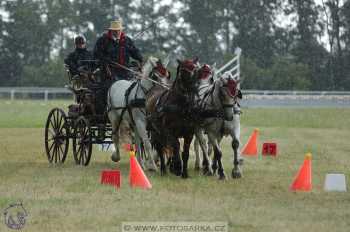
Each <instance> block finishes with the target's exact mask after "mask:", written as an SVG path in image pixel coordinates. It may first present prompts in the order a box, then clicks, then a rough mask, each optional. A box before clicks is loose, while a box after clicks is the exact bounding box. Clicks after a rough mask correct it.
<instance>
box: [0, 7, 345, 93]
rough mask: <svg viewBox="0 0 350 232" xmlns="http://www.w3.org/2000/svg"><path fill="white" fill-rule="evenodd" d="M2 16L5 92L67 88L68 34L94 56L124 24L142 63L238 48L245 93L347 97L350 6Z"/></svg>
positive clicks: (83, 10) (34, 11) (223, 57)
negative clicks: (113, 27)
mask: <svg viewBox="0 0 350 232" xmlns="http://www.w3.org/2000/svg"><path fill="white" fill-rule="evenodd" d="M0 16H1V18H0V85H1V86H63V84H64V83H65V82H66V76H65V69H64V68H63V59H64V57H65V56H66V55H67V54H68V53H69V52H70V51H72V50H73V49H74V46H73V37H74V35H76V34H84V35H85V37H86V38H87V40H88V47H89V49H92V48H93V46H94V43H95V41H96V38H97V37H98V36H99V35H101V33H103V32H104V30H105V29H106V28H107V27H108V26H109V23H110V21H112V20H114V19H116V18H122V20H123V22H124V25H125V27H126V29H125V30H126V33H127V34H128V35H129V36H130V37H132V38H133V37H134V40H135V43H136V44H137V46H138V47H139V48H140V49H141V50H142V52H143V53H144V54H145V55H151V54H152V55H155V56H158V57H165V56H166V55H167V54H168V53H172V54H173V55H174V57H193V56H198V57H199V58H200V60H201V61H202V62H205V63H209V64H213V63H214V62H216V63H217V64H218V65H221V64H223V63H224V62H225V61H227V60H228V59H230V58H231V57H232V56H233V52H234V50H235V48H236V47H241V48H242V50H243V56H242V81H243V82H242V83H243V84H242V87H243V88H245V89H286V90H350V43H349V42H350V0H323V1H322V0H319V1H317V2H315V0H254V1H253V0H252V1H250V0H249V1H240V0H215V1H214V0H171V1H169V0H131V1H125V0H30V1H29V0H0ZM145 30H146V31H145Z"/></svg>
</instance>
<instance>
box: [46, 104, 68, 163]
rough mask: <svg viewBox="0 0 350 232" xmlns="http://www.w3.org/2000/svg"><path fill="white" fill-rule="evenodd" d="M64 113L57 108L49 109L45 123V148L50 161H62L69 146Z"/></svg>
mask: <svg viewBox="0 0 350 232" xmlns="http://www.w3.org/2000/svg"><path fill="white" fill-rule="evenodd" d="M68 130H69V129H68V128H67V119H66V114H65V113H64V111H63V110H61V109H59V108H54V109H52V110H51V111H50V113H49V116H48V117H47V121H46V125H45V150H46V155H47V158H48V160H49V162H50V163H64V161H65V160H66V157H67V153H68V147H69V136H68V135H69V131H68Z"/></svg>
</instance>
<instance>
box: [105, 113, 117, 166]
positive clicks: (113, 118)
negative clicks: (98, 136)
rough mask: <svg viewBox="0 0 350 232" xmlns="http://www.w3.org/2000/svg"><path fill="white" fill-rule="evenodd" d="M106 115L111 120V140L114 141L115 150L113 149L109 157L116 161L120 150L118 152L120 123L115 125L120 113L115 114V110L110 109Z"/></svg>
mask: <svg viewBox="0 0 350 232" xmlns="http://www.w3.org/2000/svg"><path fill="white" fill-rule="evenodd" d="M108 117H109V120H110V121H111V125H112V131H113V132H112V133H113V134H112V141H113V143H114V148H115V151H113V153H112V156H111V159H112V161H114V162H118V161H119V160H120V152H119V128H117V127H120V125H117V124H118V122H119V120H120V119H119V117H120V115H118V114H117V112H115V111H110V112H109V113H108Z"/></svg>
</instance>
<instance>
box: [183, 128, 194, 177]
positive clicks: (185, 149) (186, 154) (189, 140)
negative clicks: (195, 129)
mask: <svg viewBox="0 0 350 232" xmlns="http://www.w3.org/2000/svg"><path fill="white" fill-rule="evenodd" d="M192 139H193V134H192V133H191V134H188V135H186V136H185V137H184V145H183V151H182V162H183V164H182V178H188V171H187V164H188V159H189V156H190V146H191V143H192Z"/></svg>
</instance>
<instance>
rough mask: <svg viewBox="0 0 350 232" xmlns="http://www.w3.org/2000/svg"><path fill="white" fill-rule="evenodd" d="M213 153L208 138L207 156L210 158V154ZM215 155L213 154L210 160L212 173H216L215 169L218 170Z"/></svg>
mask: <svg viewBox="0 0 350 232" xmlns="http://www.w3.org/2000/svg"><path fill="white" fill-rule="evenodd" d="M208 138H209V137H208ZM212 153H213V145H212V143H211V142H210V139H208V158H209V159H210V156H211V154H212ZM216 158H217V157H216V156H215V155H214V156H213V158H212V162H211V169H212V170H213V175H215V174H216V170H218V161H217V159H216Z"/></svg>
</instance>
